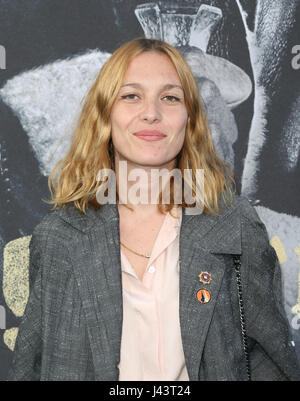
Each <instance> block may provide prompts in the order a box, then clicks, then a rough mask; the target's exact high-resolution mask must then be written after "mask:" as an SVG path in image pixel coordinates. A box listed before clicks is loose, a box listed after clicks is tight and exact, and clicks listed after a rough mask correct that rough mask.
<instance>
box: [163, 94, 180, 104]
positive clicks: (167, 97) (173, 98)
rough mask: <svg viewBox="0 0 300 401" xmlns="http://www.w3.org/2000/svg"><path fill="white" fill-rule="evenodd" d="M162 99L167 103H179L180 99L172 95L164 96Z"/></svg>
mask: <svg viewBox="0 0 300 401" xmlns="http://www.w3.org/2000/svg"><path fill="white" fill-rule="evenodd" d="M164 99H167V100H168V101H169V102H172V103H175V102H179V101H180V99H179V98H178V97H176V96H172V95H168V96H165V97H164Z"/></svg>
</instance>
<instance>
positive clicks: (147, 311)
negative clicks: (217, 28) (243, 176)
mask: <svg viewBox="0 0 300 401" xmlns="http://www.w3.org/2000/svg"><path fill="white" fill-rule="evenodd" d="M184 169H186V170H188V171H191V172H192V173H191V174H190V175H188V176H185V175H184V174H183V173H184ZM201 169H202V171H204V182H203V181H202V183H203V184H204V191H203V192H200V193H199V191H198V189H199V187H200V189H201V182H200V183H199V179H197V177H198V178H199V176H198V175H197V172H198V171H201ZM174 171H176V172H177V173H178V172H181V173H182V176H181V181H178V174H177V176H176V174H175V176H174V177H175V178H176V179H175V178H172V174H171V173H173V172H174ZM109 172H114V173H116V174H115V179H116V181H114V179H111V176H112V175H109V174H108V173H109ZM153 172H154V173H157V172H162V173H163V176H164V177H165V178H167V180H166V181H165V183H164V184H163V183H162V181H161V180H158V179H157V175H155V174H153ZM58 173H60V174H59V177H58ZM99 173H100V174H99ZM134 176H135V177H136V176H139V181H138V187H137V186H136V185H137V183H135V182H134V181H133V180H132V177H134ZM57 177H58V179H57ZM105 177H106V178H105ZM113 178H114V177H113ZM110 179H111V180H110ZM114 182H116V189H117V191H116V192H117V194H116V200H117V202H116V203H114V202H110V203H105V196H107V198H106V199H110V200H114V196H111V193H110V194H109V192H111V191H112V189H113V185H108V184H109V183H110V184H111V183H112V184H113V183H114ZM178 182H179V185H178ZM166 183H167V184H170V185H169V186H168V185H167V184H166ZM233 184H234V180H233V176H232V173H231V171H230V169H229V168H228V166H227V165H226V164H225V163H224V162H223V161H222V160H220V159H219V158H218V156H217V155H216V153H215V151H214V147H213V144H212V141H211V137H210V133H209V129H208V126H207V123H206V120H205V116H204V114H203V111H202V109H201V106H200V101H199V95H198V88H197V84H196V82H195V80H194V78H193V76H192V74H191V71H190V69H189V68H188V66H187V64H186V62H185V61H184V59H183V58H182V56H181V54H180V53H179V52H178V51H177V50H176V49H175V48H173V47H172V46H170V45H168V44H167V43H164V42H162V41H158V40H151V39H136V40H133V41H131V42H129V43H126V44H124V45H123V46H121V47H120V48H119V49H117V50H116V51H115V52H114V54H113V55H112V56H111V58H110V59H109V60H108V61H107V63H106V64H105V65H104V66H103V68H102V69H101V71H100V73H99V75H98V77H97V78H96V80H95V83H94V85H93V86H92V88H91V89H90V91H89V93H88V95H87V97H86V100H85V103H84V106H83V110H82V114H81V117H80V119H79V122H78V127H77V129H76V131H75V133H74V137H73V141H72V145H71V148H70V150H69V152H68V154H67V155H66V157H65V158H64V159H63V160H61V161H60V162H59V163H58V165H57V166H56V168H55V169H54V170H53V171H52V173H51V175H50V177H49V187H50V191H51V194H52V200H51V202H52V204H54V206H55V208H54V210H53V211H52V212H50V213H49V214H48V215H47V216H45V218H44V219H43V220H42V222H41V223H40V224H39V225H38V226H37V227H36V228H35V230H34V232H33V235H32V239H31V243H30V285H31V291H30V297H29V300H28V304H27V307H26V311H25V314H24V317H23V320H22V323H21V325H20V328H19V334H18V338H17V342H16V347H15V355H14V361H13V368H12V370H11V373H10V379H14V380H247V379H248V378H249V377H251V378H252V380H298V379H299V378H300V375H299V368H298V365H297V361H296V356H295V352H294V349H293V346H292V344H293V343H292V342H291V341H290V336H289V328H288V323H287V320H286V317H285V314H284V309H283V305H282V299H281V279H280V266H279V263H278V260H277V257H276V253H275V251H274V250H273V248H272V247H271V246H270V244H269V241H268V236H267V232H266V228H265V226H264V225H263V223H262V222H261V220H260V219H259V217H258V215H257V213H256V211H255V210H254V208H253V207H252V206H251V205H250V204H249V202H248V201H247V200H246V199H245V198H243V197H239V196H238V195H236V194H234V191H233V189H232V187H233ZM137 188H138V189H137ZM166 188H169V190H168V191H170V192H168V191H167V192H168V193H169V194H170V197H169V199H167V202H164V199H165V198H167V197H166V196H165V195H166ZM182 188H183V190H182ZM202 188H203V187H202ZM53 189H54V191H53ZM180 190H181V192H180ZM188 190H190V191H191V192H190V194H192V196H190V197H187V196H186V195H187V193H188ZM153 191H154V194H156V195H159V196H158V197H157V196H156V197H155V196H153V195H152V194H153ZM155 191H156V192H155ZM178 191H179V192H178ZM178 193H179V194H180V197H181V198H180V202H176V199H177V200H178V198H179V197H178ZM142 194H143V199H144V200H145V199H146V202H143V203H142V202H140V203H138V202H136V200H139V199H140V198H139V197H141V196H142ZM149 199H152V200H154V201H152V202H150V201H149ZM199 205H200V206H201V207H200V208H199ZM199 210H200V212H199ZM201 212H202V213H201ZM238 256H240V260H239V259H238V258H236V257H238ZM239 261H240V266H241V271H240V272H239V271H238V272H237V274H236V271H235V266H236V268H238V267H239ZM234 262H235V265H234ZM237 283H238V284H239V288H238V289H237ZM241 288H242V299H241ZM238 290H239V291H238ZM241 322H242V324H241ZM245 329H246V332H245Z"/></svg>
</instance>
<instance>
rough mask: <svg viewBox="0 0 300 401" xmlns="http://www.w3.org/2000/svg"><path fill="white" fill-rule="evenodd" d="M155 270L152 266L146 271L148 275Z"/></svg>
mask: <svg viewBox="0 0 300 401" xmlns="http://www.w3.org/2000/svg"><path fill="white" fill-rule="evenodd" d="M155 270H156V269H155V267H154V266H150V267H149V269H148V272H149V273H154V272H155Z"/></svg>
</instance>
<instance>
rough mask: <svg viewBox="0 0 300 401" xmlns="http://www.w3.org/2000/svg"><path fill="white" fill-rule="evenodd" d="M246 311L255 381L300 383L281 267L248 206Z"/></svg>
mask: <svg viewBox="0 0 300 401" xmlns="http://www.w3.org/2000/svg"><path fill="white" fill-rule="evenodd" d="M242 226H243V229H242V231H243V239H242V241H243V249H244V250H245V251H246V252H245V255H244V258H243V261H242V278H243V281H242V282H243V286H244V288H243V291H244V289H245V291H244V293H245V299H244V310H245V323H246V332H247V336H248V346H249V357H250V370H251V376H252V380H266V381H268V380H269V381H270V380H272V381H274V380H276V381H280V380H300V370H299V364H298V360H297V356H296V352H295V347H294V343H293V341H292V338H291V334H290V329H289V323H288V320H287V317H286V313H285V310H284V305H283V296H282V280H281V267H280V264H279V261H278V257H277V254H276V252H275V250H274V248H273V247H272V246H271V245H270V242H269V237H268V233H267V230H266V227H265V225H264V224H263V222H262V221H261V220H260V218H259V216H258V214H257V212H256V210H255V209H254V207H252V206H251V205H250V203H248V207H247V211H246V212H245V213H244V214H243V215H242Z"/></svg>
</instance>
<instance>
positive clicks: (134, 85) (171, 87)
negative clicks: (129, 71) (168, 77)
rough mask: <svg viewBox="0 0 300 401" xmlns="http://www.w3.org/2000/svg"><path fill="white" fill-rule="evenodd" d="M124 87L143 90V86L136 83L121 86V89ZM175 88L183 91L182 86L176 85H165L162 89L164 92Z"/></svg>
mask: <svg viewBox="0 0 300 401" xmlns="http://www.w3.org/2000/svg"><path fill="white" fill-rule="evenodd" d="M124 86H133V87H134V88H139V89H140V88H142V85H140V84H138V83H135V82H129V83H128V84H124V85H122V86H121V88H123V87H124ZM173 88H179V89H181V90H182V91H183V88H182V86H181V85H176V84H165V85H163V86H162V87H161V89H162V90H165V89H173Z"/></svg>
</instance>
